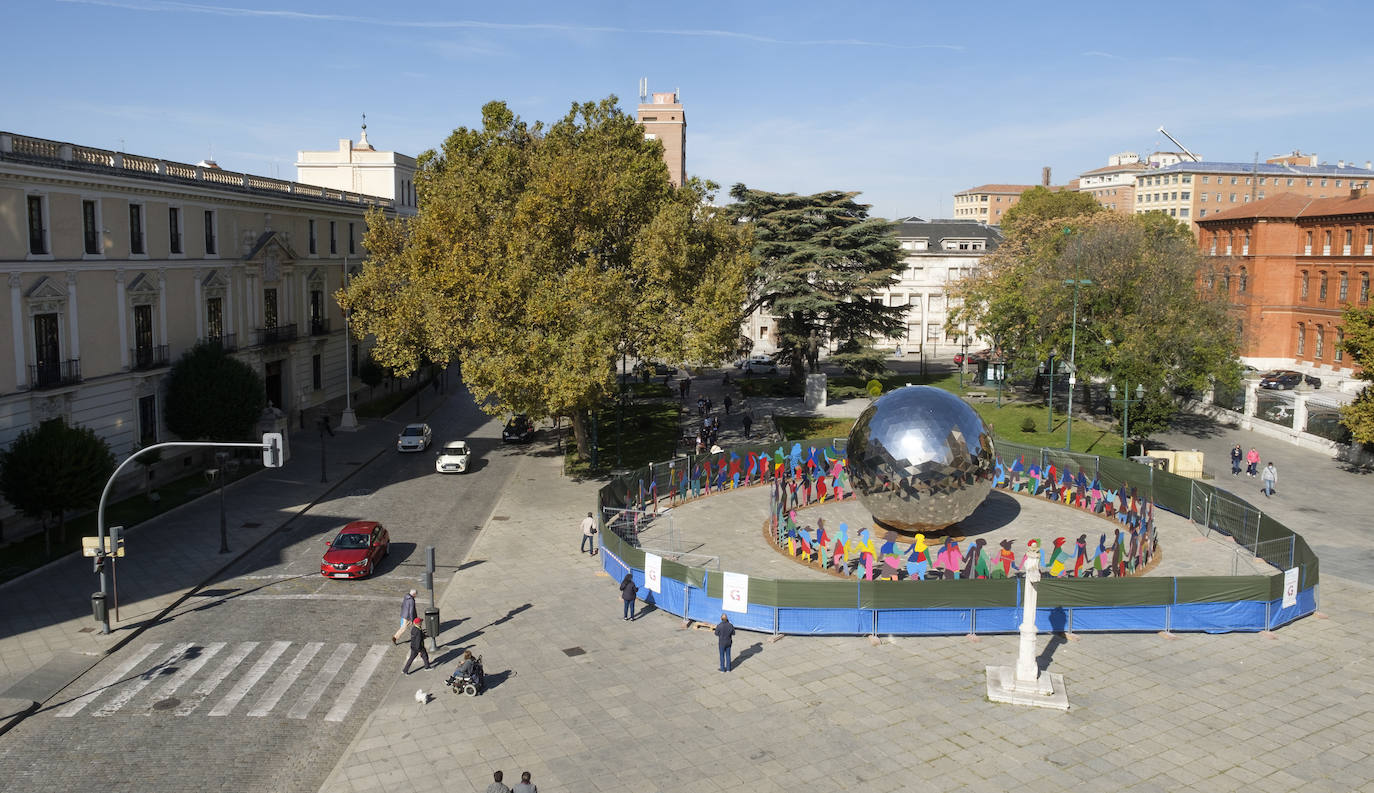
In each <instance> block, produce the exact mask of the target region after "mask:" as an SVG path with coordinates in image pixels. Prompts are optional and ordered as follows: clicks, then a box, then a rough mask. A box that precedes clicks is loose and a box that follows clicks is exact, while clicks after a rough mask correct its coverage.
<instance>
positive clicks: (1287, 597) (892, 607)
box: [598, 438, 1319, 635]
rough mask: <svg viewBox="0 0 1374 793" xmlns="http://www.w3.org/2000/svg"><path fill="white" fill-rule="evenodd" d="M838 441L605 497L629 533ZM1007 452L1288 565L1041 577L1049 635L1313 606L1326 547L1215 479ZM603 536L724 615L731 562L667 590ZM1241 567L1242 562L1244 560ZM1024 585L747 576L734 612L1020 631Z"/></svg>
mask: <svg viewBox="0 0 1374 793" xmlns="http://www.w3.org/2000/svg"><path fill="white" fill-rule="evenodd" d="M831 440H832V439H828V438H827V439H823V440H820V441H817V442H816V443H823V444H826V445H825V446H824V447H819V446H816V445H809V446H808V447H807V448H806V449H803V447H802V444H801V443H797V444H794V446H793V447H792V449H790V450H784V449H782V448H781V447H780V448H778V449H775V450H772V451H769V450H767V449H766V447H763V446H748V447H738V448H735V449H732V450H730V451H727V452H723V453H720V454H715V455H709V454H708V455H696V456H692V457H684V458H678V459H677V460H675V461H673V463H672V464H656V465H653V466H648V467H646V468H643V469H640V470H638V471H633V472H630V473H628V474H625V475H622V476H619V477H616V478H614V479H612V480H611V482H609V483H608V484H607V485H605V486H604V487H602V488H601V491H600V492H599V494H598V498H599V500H600V502H601V503H600V506H601V507H602V509H603V510H606V509H610V510H612V513H613V514H615V516H616V520H617V523H619V524H620V525H621V527H622V528H625V527H627V526H632V525H634V521H633V516H632V515H628V514H627V513H630V512H636V511H638V512H656V511H657V504H658V500H659V499H661V498H664V497H669V498H671V499H674V500H676V499H677V498H692V497H699V496H706V495H711V494H713V493H718V492H721V491H722V490H725V489H730V488H731V487H736V486H749V484H751V483H758V482H762V481H769V474H770V473H771V472H772V471H774V470H777V471H778V473H780V474H782V475H787V474H789V473H790V471H791V468H790V466H792V465H795V464H804V461H805V460H806V459H809V458H810V457H811V455H814V454H817V453H819V452H821V451H829V452H831V453H833V454H842V453H838V452H836V450H835V449H834V447H833V445H831ZM997 449H998V456H999V457H1001V458H1003V459H1006V458H1008V457H1009V456H1019V455H1025V457H1026V459H1027V460H1038V461H1039V462H1038V464H1040V465H1042V466H1043V465H1045V464H1047V463H1053V464H1054V465H1055V466H1056V467H1058V468H1060V469H1063V470H1070V471H1075V472H1076V471H1078V470H1081V471H1082V472H1083V473H1084V475H1085V476H1086V475H1087V473H1088V472H1089V471H1091V472H1092V474H1093V478H1095V479H1099V480H1100V481H1101V483H1102V485H1103V487H1105V488H1108V489H1118V488H1121V487H1126V488H1134V489H1135V490H1136V491H1137V492H1138V493H1139V494H1140V495H1141V496H1142V497H1144V498H1147V499H1149V500H1151V501H1153V502H1154V503H1155V505H1156V506H1158V507H1160V508H1162V509H1167V510H1169V511H1171V512H1174V513H1176V514H1179V515H1182V516H1184V517H1187V518H1190V519H1192V520H1193V521H1194V522H1195V523H1198V524H1199V525H1200V526H1202V527H1203V528H1202V529H1201V531H1204V532H1206V531H1219V532H1222V533H1225V534H1228V535H1230V536H1232V537H1235V538H1236V539H1237V542H1238V543H1240V544H1241V545H1242V547H1243V548H1244V549H1245V550H1246V552H1247V553H1248V554H1251V555H1252V556H1249V557H1247V558H1253V559H1254V560H1257V561H1262V562H1263V563H1264V564H1265V565H1266V566H1268V569H1271V570H1273V569H1275V568H1278V569H1277V570H1276V571H1275V572H1272V573H1270V574H1267V575H1264V574H1260V575H1254V574H1251V575H1233V576H1188V577H1184V576H1180V577H1175V578H1163V577H1144V578H1106V579H1097V578H1085V579H1053V578H1051V579H1042V581H1041V582H1040V584H1038V585H1037V591H1038V594H1039V606H1040V608H1039V610H1038V611H1037V615H1036V621H1037V624H1038V625H1039V626H1040V629H1041V630H1056V631H1058V630H1076V631H1085V632H1086V631H1144V630H1155V631H1157V630H1165V631H1168V630H1178V631H1207V632H1227V631H1259V630H1269V629H1273V628H1276V627H1279V626H1281V625H1285V624H1287V623H1289V622H1291V621H1293V620H1295V619H1298V618H1299V617H1302V616H1305V615H1308V614H1311V613H1312V612H1314V611H1315V610H1316V608H1317V585H1318V581H1319V569H1318V567H1319V565H1318V560H1317V556H1316V554H1315V553H1313V552H1312V550H1311V548H1310V547H1308V545H1307V543H1306V541H1305V540H1303V538H1302V537H1301V536H1300V535H1297V534H1295V533H1294V532H1293V531H1291V530H1290V529H1288V528H1287V527H1285V526H1283V525H1282V524H1281V523H1279V522H1278V521H1275V520H1273V519H1272V518H1270V517H1269V516H1267V515H1264V514H1263V513H1262V512H1260V511H1259V510H1258V509H1256V508H1255V507H1253V506H1252V505H1250V504H1248V503H1247V502H1244V501H1242V500H1240V499H1237V498H1236V497H1234V496H1232V495H1230V494H1227V493H1225V492H1223V491H1219V490H1218V489H1217V488H1216V487H1214V486H1212V485H1210V484H1207V483H1205V482H1197V481H1194V480H1191V479H1186V478H1184V477H1180V476H1177V475H1175V474H1171V473H1168V472H1164V471H1158V470H1156V469H1154V468H1153V467H1152V466H1145V465H1138V464H1136V463H1132V462H1129V461H1126V460H1117V459H1113V458H1101V457H1097V456H1095V455H1083V454H1075V453H1069V452H1065V451H1062V450H1057V449H1045V448H1039V447H1029V446H1024V445H1020V444H1015V443H1010V442H999V443H998V444H997ZM761 456H762V457H763V458H766V460H767V464H768V467H767V468H765V469H764V471H763V472H760V471H759V470H758V465H757V464H758V462H759V461H760V457H761ZM746 461H748V464H749V465H751V466H753V467H754V469H755V470H754V474H755V475H756V478H751V477H750V476H749V475H748V474H747V473H744V471H743V468H744V465H743V463H745V462H746ZM773 466H778V467H777V468H774V467H773ZM660 488H666V489H668V490H669V491H670V494H668V495H665V494H664V493H662V492H660ZM646 506H648V507H650V508H649V509H644V507H646ZM602 514H603V515H605V514H606V513H605V512H604V511H603V512H602ZM599 536H600V537H601V544H602V548H603V551H605V553H604V554H603V556H602V560H603V561H602V564H603V567H604V568H605V569H606V571H607V572H608V573H611V574H612V577H613V579H614V580H619V579H620V578H621V577H622V576H623V575H624V574H625V572H627V571H629V572H631V573H632V574H633V575H634V576H635V577H636V582H637V583H638V584H639V585H640V592H641V594H642V596H643V597H644V598H645V600H646V601H647V602H652V603H654V604H655V605H657V606H658V607H659V608H662V609H664V610H665V611H668V612H670V613H673V614H677V615H679V616H683V617H685V618H687V619H693V620H702V621H707V620H709V621H714V620H715V619H716V618H717V617H718V616H719V614H720V613H721V608H722V595H723V574H722V572H721V571H719V570H715V571H712V570H707V569H705V568H704V567H700V566H689V565H685V564H681V563H679V562H675V561H672V560H669V559H663V560H662V562H661V577H660V586H661V591H660V592H658V593H654V592H650V591H648V590H647V589H646V588H645V582H644V573H643V569H644V553H645V551H644V549H642V548H638V547H636V546H635V544H634V543H633V542H631V541H630V540H628V539H626V538H625V537H624V536H622V535H621V534H620V533H619V532H615V531H613V532H612V533H606V532H603V533H602V534H601V535H599ZM631 536H635V537H637V535H631ZM1239 563H1240V558H1239V557H1238V558H1237V560H1236V562H1235V566H1236V567H1237V568H1238V567H1239ZM1237 571H1238V570H1237ZM1022 587H1023V583H1022V581H1021V580H1020V579H1015V578H1013V579H1005V580H979V579H974V580H955V581H924V582H921V583H909V582H901V581H868V580H862V579H861V580H857V581H848V580H840V579H836V580H834V581H812V580H807V581H798V580H787V579H769V578H753V577H750V578H749V597H748V601H749V602H748V610H747V612H745V613H740V614H736V615H734V616H732V621H734V622H735V624H736V626H737V627H740V628H744V629H749V630H757V631H769V632H775V633H795V634H864V633H877V634H894V635H924V634H953V633H973V632H984V633H1002V632H1005V633H1010V632H1014V631H1015V630H1016V629H1017V626H1018V624H1019V619H1020V603H1021V596H1022V593H1023V590H1022ZM736 617H737V618H736Z"/></svg>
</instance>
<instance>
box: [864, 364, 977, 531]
mask: <svg viewBox="0 0 1374 793" xmlns="http://www.w3.org/2000/svg"><path fill="white" fill-rule="evenodd" d="M846 455H847V456H848V458H849V462H848V465H849V482H850V487H851V489H852V490H853V491H854V492H855V493H857V494H858V495H859V500H860V501H861V502H863V505H864V506H865V507H867V508H868V510H869V511H870V512H872V513H873V518H874V519H875V520H876V521H878V522H879V523H882V524H884V525H886V526H891V527H893V528H896V529H900V530H903V531H907V532H911V531H926V532H930V531H939V530H941V529H944V528H945V527H947V526H949V525H950V524H951V523H957V522H958V521H961V520H963V519H964V518H966V517H968V516H969V515H971V514H973V511H974V510H975V509H977V508H978V505H979V504H981V503H983V499H985V498H987V495H988V492H989V491H990V490H992V480H993V478H994V476H995V475H996V468H997V461H996V453H995V451H994V449H993V445H992V432H991V431H990V430H989V429H988V427H987V425H986V424H984V423H983V419H982V417H981V416H979V415H978V412H977V411H975V410H974V409H973V408H972V407H970V406H969V405H968V404H967V403H965V402H964V401H963V400H962V399H960V398H959V397H957V396H955V395H954V394H951V393H949V392H948V391H944V390H941V389H939V388H934V387H931V386H924V385H917V386H906V387H905V388H899V389H897V390H896V391H890V392H888V393H886V394H883V395H882V396H881V397H879V398H878V399H876V400H874V402H873V404H872V405H869V406H868V409H867V410H865V411H864V412H863V413H862V414H861V415H860V416H859V420H858V421H856V422H854V428H853V429H852V430H850V431H849V448H848V450H847V452H846Z"/></svg>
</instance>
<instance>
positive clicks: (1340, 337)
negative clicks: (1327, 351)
mask: <svg viewBox="0 0 1374 793" xmlns="http://www.w3.org/2000/svg"><path fill="white" fill-rule="evenodd" d="M1343 344H1345V330H1343V329H1342V328H1336V346H1335V349H1333V350H1332V351H1331V357H1332V358H1335V359H1336V363H1340V362H1341V361H1344V360H1345V348H1344V347H1342V345H1343Z"/></svg>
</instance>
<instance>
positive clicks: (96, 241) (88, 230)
mask: <svg viewBox="0 0 1374 793" xmlns="http://www.w3.org/2000/svg"><path fill="white" fill-rule="evenodd" d="M81 232H82V237H83V238H84V239H85V241H86V253H87V254H89V255H91V256H96V255H98V254H99V253H100V224H99V221H98V220H97V218H96V205H95V202H94V201H82V202H81Z"/></svg>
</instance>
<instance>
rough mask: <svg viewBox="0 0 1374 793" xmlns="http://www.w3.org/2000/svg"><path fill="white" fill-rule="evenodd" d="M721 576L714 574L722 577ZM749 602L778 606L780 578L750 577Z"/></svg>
mask: <svg viewBox="0 0 1374 793" xmlns="http://www.w3.org/2000/svg"><path fill="white" fill-rule="evenodd" d="M720 577H721V576H712V578H720ZM749 603H750V604H751V605H752V604H754V603H757V604H759V605H760V606H778V605H781V603H780V602H779V601H778V580H777V579H776V578H754V577H753V576H750V577H749Z"/></svg>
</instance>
